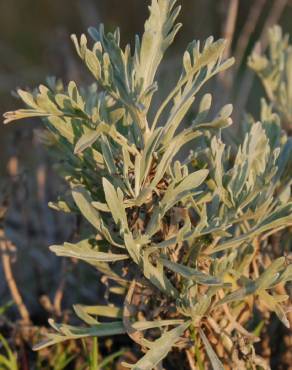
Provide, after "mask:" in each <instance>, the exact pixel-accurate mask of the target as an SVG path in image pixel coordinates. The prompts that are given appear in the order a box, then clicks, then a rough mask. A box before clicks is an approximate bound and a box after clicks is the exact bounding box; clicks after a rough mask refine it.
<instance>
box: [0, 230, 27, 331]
mask: <svg viewBox="0 0 292 370" xmlns="http://www.w3.org/2000/svg"><path fill="white" fill-rule="evenodd" d="M12 248H13V247H12V244H11V243H10V242H9V241H7V240H6V239H5V234H4V231H3V230H0V251H1V259H2V265H3V272H4V276H5V279H6V282H7V285H8V288H9V290H10V294H11V296H12V298H13V300H14V302H15V304H16V305H17V308H18V311H19V314H20V316H21V318H22V320H23V322H24V323H25V324H30V317H29V313H28V310H27V308H26V306H25V304H24V303H23V299H22V297H21V294H20V292H19V289H18V287H17V284H16V281H15V278H14V276H13V272H12V268H11V255H10V252H11V250H12Z"/></svg>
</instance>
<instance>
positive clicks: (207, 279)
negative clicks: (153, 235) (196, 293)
mask: <svg viewBox="0 0 292 370" xmlns="http://www.w3.org/2000/svg"><path fill="white" fill-rule="evenodd" d="M160 261H161V263H162V264H163V265H164V266H165V267H167V268H169V269H170V270H171V271H174V272H176V273H177V274H179V275H181V276H183V277H184V278H186V279H190V280H194V281H196V282H198V283H199V284H203V285H211V286H212V285H215V286H222V285H223V284H224V283H223V282H222V281H221V280H220V279H218V278H216V277H215V276H210V275H207V274H205V273H203V272H201V271H198V270H196V269H194V268H191V267H188V266H184V265H182V264H179V263H175V262H171V261H169V260H167V259H165V258H160Z"/></svg>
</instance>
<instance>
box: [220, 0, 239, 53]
mask: <svg viewBox="0 0 292 370" xmlns="http://www.w3.org/2000/svg"><path fill="white" fill-rule="evenodd" d="M238 4H239V2H238V0H230V1H229V8H228V13H227V18H226V22H225V24H224V27H223V38H224V39H226V40H227V45H226V48H225V51H224V54H223V56H224V57H225V58H228V57H229V55H230V50H231V45H232V41H233V37H234V30H235V24H236V19H237V13H238Z"/></svg>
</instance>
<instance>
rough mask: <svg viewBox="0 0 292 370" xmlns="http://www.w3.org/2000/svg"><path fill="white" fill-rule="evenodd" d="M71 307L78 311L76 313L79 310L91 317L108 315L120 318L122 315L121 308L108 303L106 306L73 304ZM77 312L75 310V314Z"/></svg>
mask: <svg viewBox="0 0 292 370" xmlns="http://www.w3.org/2000/svg"><path fill="white" fill-rule="evenodd" d="M73 308H74V311H75V312H76V311H78V313H80V312H83V313H86V315H87V316H89V317H91V318H92V316H101V317H110V318H114V319H118V318H119V319H121V318H122V316H123V310H122V309H121V308H118V307H115V306H110V305H107V306H84V305H74V306H73ZM78 313H77V312H76V314H77V315H78ZM78 316H79V315H78ZM79 317H80V316H79ZM81 319H82V318H81ZM94 320H95V319H94ZM95 321H96V320H95ZM97 323H98V322H97Z"/></svg>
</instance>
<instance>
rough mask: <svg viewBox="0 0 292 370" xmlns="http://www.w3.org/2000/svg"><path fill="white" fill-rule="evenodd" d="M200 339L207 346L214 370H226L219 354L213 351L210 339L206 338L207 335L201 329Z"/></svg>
mask: <svg viewBox="0 0 292 370" xmlns="http://www.w3.org/2000/svg"><path fill="white" fill-rule="evenodd" d="M199 333H200V337H201V339H202V341H203V343H204V345H205V348H206V352H207V354H208V357H209V359H210V362H211V364H212V368H213V370H224V366H223V364H222V362H221V361H220V360H219V358H218V356H217V354H216V353H215V351H214V350H213V348H212V346H211V344H210V342H209V341H208V338H207V337H206V335H205V333H204V332H203V330H202V329H199Z"/></svg>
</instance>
